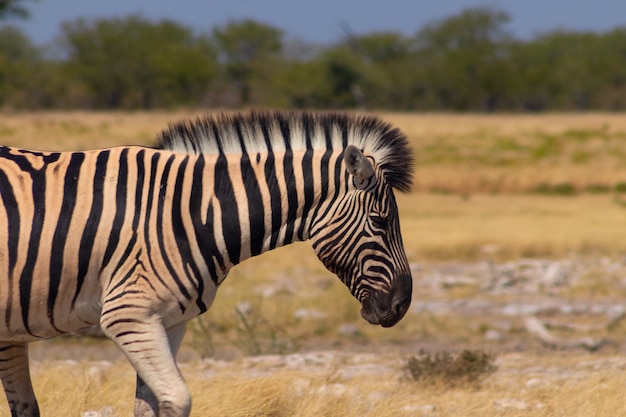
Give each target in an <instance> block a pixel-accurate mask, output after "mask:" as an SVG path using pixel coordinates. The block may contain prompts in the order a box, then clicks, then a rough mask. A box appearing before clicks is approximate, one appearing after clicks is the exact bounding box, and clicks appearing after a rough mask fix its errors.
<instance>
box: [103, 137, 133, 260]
mask: <svg viewBox="0 0 626 417" xmlns="http://www.w3.org/2000/svg"><path fill="white" fill-rule="evenodd" d="M128 197H130V196H129V195H128V149H124V150H122V153H121V154H120V161H119V170H118V174H117V187H116V188H115V216H114V217H113V224H112V227H111V235H110V236H109V242H108V244H107V247H106V250H105V251H104V258H103V260H102V268H106V266H107V265H108V264H109V261H110V260H111V257H112V256H113V252H115V249H116V248H117V245H118V244H119V241H120V233H121V231H122V226H123V225H124V215H125V213H126V202H127V200H128Z"/></svg>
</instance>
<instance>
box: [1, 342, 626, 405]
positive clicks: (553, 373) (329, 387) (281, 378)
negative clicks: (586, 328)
mask: <svg viewBox="0 0 626 417" xmlns="http://www.w3.org/2000/svg"><path fill="white" fill-rule="evenodd" d="M44 367H45V370H44ZM242 368H243V367H242V365H240V364H237V363H236V362H235V363H233V364H232V365H231V366H230V367H229V368H226V369H223V370H222V371H221V372H220V373H211V372H210V371H211V366H210V365H208V364H206V363H204V362H197V363H191V364H185V365H183V371H186V374H187V382H188V384H189V387H190V389H191V391H192V395H193V398H194V405H193V411H192V416H203V417H213V416H216V417H217V416H234V417H239V416H240V417H249V416H259V417H261V416H272V417H281V416H285V417H288V416H289V417H294V416H297V417H314V416H315V417H319V416H328V417H335V416H347V417H357V416H359V417H365V416H383V417H384V416H390V417H391V416H421V415H424V416H441V417H448V416H450V417H452V416H467V417H492V416H493V417H496V416H503V415H506V416H512V417H522V416H568V417H588V416H620V415H625V414H626V398H625V396H624V384H625V383H626V376H625V375H624V361H623V358H620V357H597V356H590V355H588V354H584V353H573V354H572V353H570V354H567V355H565V354H559V353H553V354H550V355H545V354H541V353H536V354H533V353H530V354H523V355H522V354H515V353H512V354H507V355H503V356H501V357H500V358H499V359H498V370H497V371H496V372H494V373H493V374H491V375H490V376H489V377H487V378H486V379H485V380H484V381H482V383H480V384H479V385H460V386H456V387H452V388H451V387H450V386H448V385H445V384H438V383H437V381H429V380H424V381H421V382H414V381H412V380H410V379H409V378H408V377H406V376H405V375H404V374H403V373H402V370H401V369H399V368H397V369H396V370H395V371H393V370H392V372H391V373H388V374H384V375H380V374H376V373H372V374H370V375H361V376H359V377H358V378H354V379H346V378H343V377H342V376H340V375H338V374H337V373H336V371H335V369H333V368H328V369H322V370H316V371H314V372H304V371H298V370H280V369H278V370H275V371H273V372H272V373H271V374H255V373H254V369H252V370H250V369H247V370H246V369H242ZM192 369H193V370H192ZM203 372H204V373H205V374H204V375H203ZM68 381H69V383H68ZM131 381H133V373H132V369H131V368H130V366H129V365H128V364H126V363H125V362H121V361H120V362H114V363H112V364H107V365H106V366H104V367H103V366H102V364H99V363H94V362H86V361H83V362H78V363H67V362H49V363H45V364H39V365H38V366H35V369H34V382H35V387H36V390H37V392H39V393H40V399H41V409H42V415H44V416H57V415H58V416H60V415H64V416H71V415H80V414H79V413H78V412H77V410H82V411H86V410H100V409H102V408H103V407H106V406H112V408H113V410H114V411H115V413H116V415H118V416H126V415H130V414H131V410H132V397H133V389H132V384H131V383H130V382H131ZM60 386H64V387H67V389H65V390H60V389H59V387H60ZM70 410H71V411H70ZM0 416H1V417H5V416H7V417H8V412H7V410H6V409H5V408H0Z"/></svg>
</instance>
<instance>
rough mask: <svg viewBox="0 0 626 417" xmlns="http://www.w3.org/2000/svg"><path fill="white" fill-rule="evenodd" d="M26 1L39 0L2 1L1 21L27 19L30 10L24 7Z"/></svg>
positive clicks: (0, 7) (0, 5) (0, 4)
mask: <svg viewBox="0 0 626 417" xmlns="http://www.w3.org/2000/svg"><path fill="white" fill-rule="evenodd" d="M26 1H38V0H0V20H5V19H10V18H12V17H17V18H21V19H25V18H27V17H28V15H29V13H28V9H27V8H26V7H25V6H24V5H23V3H24V2H26Z"/></svg>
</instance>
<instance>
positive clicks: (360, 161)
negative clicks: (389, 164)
mask: <svg viewBox="0 0 626 417" xmlns="http://www.w3.org/2000/svg"><path fill="white" fill-rule="evenodd" d="M343 159H344V161H345V162H346V169H347V170H348V173H350V175H352V176H353V177H354V183H355V185H356V186H357V188H364V187H365V186H366V185H367V180H369V179H370V178H372V177H373V176H374V168H373V167H372V164H371V162H370V161H369V160H368V159H367V158H366V157H365V155H363V152H361V150H360V149H359V148H357V147H356V146H354V145H348V147H346V149H345V151H344V153H343Z"/></svg>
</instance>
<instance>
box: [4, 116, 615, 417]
mask: <svg viewBox="0 0 626 417" xmlns="http://www.w3.org/2000/svg"><path fill="white" fill-rule="evenodd" d="M196 114H197V113H191V112H182V111H180V112H175V113H174V112H170V113H166V112H162V113H159V112H151V113H71V112H68V113H32V114H31V113H29V114H2V115H0V143H3V144H6V145H14V146H20V147H28V148H34V149H43V150H66V149H67V150H69V149H72V150H79V149H88V148H98V147H105V146H113V145H120V144H150V143H151V141H152V138H153V137H154V135H155V133H156V132H157V131H158V130H160V129H161V128H164V127H165V126H166V125H167V123H168V122H171V121H176V120H178V119H180V118H183V117H189V116H192V115H196ZM380 116H381V117H382V118H384V119H385V120H388V121H389V122H391V123H392V124H394V125H396V126H398V127H400V128H401V129H402V130H403V131H404V132H405V133H406V134H407V135H408V137H409V140H410V142H411V144H412V146H413V148H414V151H415V157H416V160H417V171H416V178H415V187H414V191H413V192H412V193H411V194H408V195H399V196H398V204H399V207H400V211H401V221H402V229H403V236H404V243H405V246H406V250H407V254H408V257H409V261H410V263H411V266H412V269H413V275H414V282H415V286H414V298H413V299H414V301H413V306H412V308H411V310H410V312H409V313H408V314H407V316H406V317H405V318H404V319H403V321H402V322H400V323H399V324H398V325H397V326H396V327H394V328H391V329H381V328H377V327H373V326H370V325H368V324H367V323H365V322H364V321H363V320H362V319H361V318H360V316H359V305H358V303H357V302H356V301H355V300H353V299H352V298H351V296H350V295H349V294H348V292H347V290H346V289H345V288H344V287H343V285H342V284H341V283H340V282H339V281H338V280H337V279H336V278H334V277H332V276H331V275H330V274H329V273H328V272H326V271H325V269H324V268H323V266H322V265H321V264H320V263H319V262H318V261H317V259H316V258H315V257H314V255H313V253H312V251H311V249H310V247H309V245H308V244H306V243H304V244H296V245H293V246H290V247H287V248H283V249H280V250H277V251H275V252H272V253H268V254H265V255H263V256H261V257H258V258H256V259H252V260H249V261H246V262H245V263H243V264H242V265H240V266H238V267H237V268H235V269H234V270H233V271H232V273H231V274H230V276H229V277H228V279H227V280H226V282H225V283H224V285H223V286H222V288H221V289H220V291H219V293H218V296H217V299H216V302H215V304H214V306H213V307H212V308H211V310H209V312H208V313H207V314H206V315H204V316H203V317H202V318H201V319H197V320H195V321H194V322H192V323H191V325H190V326H189V331H188V334H187V336H186V340H185V342H184V345H183V348H182V350H181V352H180V354H179V361H180V363H181V370H182V372H183V374H184V375H185V377H186V380H187V381H188V383H189V386H190V388H191V390H192V395H193V399H194V406H193V407H194V408H193V411H192V415H194V416H303V417H304V416H403V415H407V416H409V415H417V416H420V415H425V416H481V417H487V416H504V415H506V416H619V415H626V397H625V396H624V391H625V387H626V373H625V370H626V320H622V318H623V316H624V312H625V311H626V306H624V300H625V299H626V231H625V228H624V224H625V223H626V115H621V114H564V115H562V114H554V115H536V116H535V115H497V116H478V115H445V114H436V115H413V114H380ZM529 317H530V318H538V319H539V320H540V321H541V322H543V323H551V325H552V330H550V331H551V332H552V334H553V335H556V336H558V337H561V338H562V339H563V340H574V339H576V338H580V337H582V336H585V337H590V338H593V340H595V341H603V342H604V343H598V344H595V345H594V349H588V348H587V349H586V348H584V347H580V346H578V345H576V346H573V347H571V348H568V349H565V348H554V347H553V346H552V347H551V346H547V345H546V343H545V341H541V340H539V339H538V338H537V337H536V336H535V335H534V334H532V333H531V332H529V331H528V327H527V326H526V323H527V319H528V318H529ZM572 327H575V329H574V331H571V330H572V329H571V328H572ZM567 328H569V330H564V329H567ZM465 349H469V350H471V351H472V352H475V353H483V352H484V353H488V354H489V355H491V356H490V357H491V358H492V362H490V365H492V366H491V367H490V368H489V369H488V370H489V372H487V369H485V372H484V374H479V375H478V376H477V377H476V378H474V379H472V378H467V372H470V371H468V370H467V369H465V370H463V369H462V370H461V371H458V372H457V373H451V374H445V372H444V373H441V372H438V371H436V370H434V371H432V372H429V371H426V372H425V373H424V374H423V375H422V376H421V377H420V378H417V380H415V379H416V378H414V377H412V375H411V373H410V372H409V366H408V363H409V359H410V358H417V359H420V360H421V359H422V358H425V357H426V358H428V357H430V358H431V359H432V358H436V357H439V358H441V356H437V355H442V353H443V352H448V353H451V354H453V355H454V356H458V355H461V352H462V351H463V350H465ZM31 350H32V359H33V366H32V373H33V378H34V383H35V389H36V391H37V392H38V396H39V399H40V404H41V408H42V413H43V415H45V416H61V415H62V416H77V415H81V414H82V413H85V415H90V416H105V415H109V416H113V415H119V416H126V415H129V414H130V413H131V409H132V399H133V392H134V376H133V370H132V368H131V367H130V365H128V364H127V363H126V361H125V360H124V358H123V357H122V356H121V354H120V353H119V352H118V351H117V350H116V348H115V347H114V346H112V344H111V343H109V342H108V341H103V340H101V339H97V338H90V337H68V338H61V339H56V340H52V341H46V342H41V343H37V344H34V345H33V346H32V349H31ZM420 352H422V354H421V355H420ZM429 355H430V356H429ZM422 363H424V362H422ZM434 363H436V361H435V362H434ZM444 365H445V364H444ZM466 365H467V364H466ZM450 366H452V365H449V366H448V367H450ZM444 368H445V366H444ZM444 371H445V369H444ZM90 410H94V411H93V412H91V413H89V412H87V411H90ZM7 415H8V410H7V407H6V406H1V407H0V416H7Z"/></svg>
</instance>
